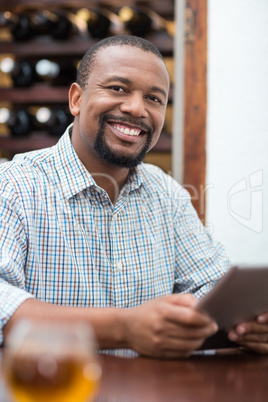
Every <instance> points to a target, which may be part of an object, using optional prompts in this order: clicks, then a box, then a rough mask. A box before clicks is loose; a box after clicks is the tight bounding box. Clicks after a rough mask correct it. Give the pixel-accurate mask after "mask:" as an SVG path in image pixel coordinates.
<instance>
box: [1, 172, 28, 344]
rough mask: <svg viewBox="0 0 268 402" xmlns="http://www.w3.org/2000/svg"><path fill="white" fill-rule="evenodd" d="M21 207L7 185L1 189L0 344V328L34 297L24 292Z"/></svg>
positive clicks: (24, 255) (24, 248) (2, 183)
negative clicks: (24, 303)
mask: <svg viewBox="0 0 268 402" xmlns="http://www.w3.org/2000/svg"><path fill="white" fill-rule="evenodd" d="M21 212H22V211H21V207H20V206H19V203H18V202H16V194H15V192H14V190H13V189H12V188H11V187H10V186H9V185H8V183H7V182H5V181H2V180H1V185H0V344H2V343H3V327H4V325H5V324H6V323H7V322H8V320H9V319H10V318H11V317H12V315H13V314H14V312H15V311H16V310H17V308H18V307H19V306H20V305H21V304H22V303H23V302H24V301H25V300H27V299H29V298H31V297H33V295H31V294H30V293H29V292H26V291H25V276H24V266H25V263H26V258H27V257H26V252H27V235H26V232H25V225H24V223H25V222H23V215H22V213H21Z"/></svg>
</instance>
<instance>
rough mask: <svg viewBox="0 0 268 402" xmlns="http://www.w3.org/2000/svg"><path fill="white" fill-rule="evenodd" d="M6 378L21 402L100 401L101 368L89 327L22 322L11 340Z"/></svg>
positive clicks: (5, 355) (6, 353)
mask: <svg viewBox="0 0 268 402" xmlns="http://www.w3.org/2000/svg"><path fill="white" fill-rule="evenodd" d="M5 345H6V346H5V348H4V351H3V360H2V364H3V374H4V378H5V380H6V383H7V386H8V389H9V390H10V394H11V396H12V397H13V399H14V400H15V401H18V402H37V401H38V402H74V401H75V402H84V401H92V400H93V398H94V397H95V396H96V393H97V390H98V385H99V382H100V377H101V367H100V364H99V361H98V358H97V355H96V343H95V338H94V334H93V332H92V329H91V327H90V326H88V325H87V324H85V323H81V322H48V321H42V322H39V321H37V322H36V321H35V322H34V321H30V320H22V321H20V322H19V323H18V324H17V325H16V326H14V327H13V328H12V329H11V331H10V333H9V336H8V337H7V340H6V344H5Z"/></svg>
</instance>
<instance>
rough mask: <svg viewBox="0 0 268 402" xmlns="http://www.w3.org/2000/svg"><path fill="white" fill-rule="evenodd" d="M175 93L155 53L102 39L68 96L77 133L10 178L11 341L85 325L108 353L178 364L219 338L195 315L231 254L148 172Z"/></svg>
mask: <svg viewBox="0 0 268 402" xmlns="http://www.w3.org/2000/svg"><path fill="white" fill-rule="evenodd" d="M168 90H169V79H168V73H167V70H166V67H165V64H164V61H163V59H162V56H161V55H160V53H159V52H158V50H157V49H156V48H155V47H154V46H153V45H152V44H150V43H149V42H147V41H145V40H144V39H141V38H136V37H131V36H115V37H112V38H108V39H105V40H103V41H101V42H99V43H98V44H97V45H95V46H94V47H93V48H91V49H90V50H89V51H88V52H87V53H86V55H85V56H84V58H83V60H82V62H81V64H80V67H79V71H78V76H77V82H76V83H73V84H72V86H71V88H70V91H69V105H70V110H71V113H72V115H73V116H74V123H73V126H70V127H69V128H68V129H67V130H66V132H65V134H64V135H63V136H62V138H61V139H60V141H59V143H58V144H57V145H56V146H55V147H52V148H51V149H45V150H41V151H36V152H31V153H27V154H23V155H18V156H17V157H16V158H15V160H14V161H12V162H10V163H8V164H6V165H5V166H4V167H3V168H2V170H1V174H0V183H1V192H0V210H1V222H0V231H1V232H0V234H1V236H0V239H1V240H0V242H1V247H0V250H1V259H0V264H1V265H0V267H1V282H0V291H1V324H2V325H1V329H3V338H5V336H6V335H7V334H8V332H9V330H10V328H11V327H12V325H13V324H14V323H16V322H17V321H18V320H19V319H20V318H23V317H30V318H32V319H36V320H37V319H48V318H49V319H55V320H64V319H68V320H73V321H75V320H77V319H80V320H85V321H87V322H89V323H91V325H92V326H93V328H94V330H95V332H96V336H97V340H98V343H99V346H100V348H109V349H111V348H131V349H134V350H135V351H136V352H138V353H141V354H144V355H148V356H159V357H171V358H176V357H186V356H189V355H190V354H191V353H192V351H194V350H195V349H196V348H198V347H200V346H201V345H202V343H203V342H204V340H205V338H207V337H208V336H210V335H212V334H213V333H215V332H216V331H217V325H216V324H215V323H214V322H212V321H211V320H210V319H209V317H207V316H206V315H203V314H201V313H199V312H197V311H196V310H195V305H196V298H198V297H201V296H202V295H203V294H204V293H205V292H207V291H208V289H209V288H211V287H212V286H213V284H214V283H215V282H216V281H217V280H218V279H219V278H220V277H221V276H222V274H223V273H224V272H225V271H226V269H227V268H228V265H229V263H228V259H227V257H226V255H225V253H224V250H223V249H222V247H221V246H220V245H219V244H218V243H217V242H216V241H215V240H214V239H212V238H211V236H209V235H208V234H207V233H206V231H205V229H204V228H203V227H202V225H201V223H200V222H199V220H198V218H197V215H196V213H195V211H194V210H193V207H192V206H191V203H190V199H189V196H188V194H187V192H186V191H185V190H183V189H182V187H181V186H179V185H178V184H177V183H176V182H175V181H174V180H173V179H171V178H170V177H169V176H166V175H165V174H164V173H163V172H162V171H161V170H160V169H158V168H156V167H153V166H151V165H146V164H143V163H141V162H142V160H143V158H144V156H145V154H146V152H148V151H149V150H150V149H151V148H152V147H153V146H154V145H155V143H156V142H157V140H158V138H159V135H160V133H161V130H162V127H163V123H164V117H165V110H166V105H167V98H168ZM172 293H182V294H172ZM184 293H187V294H184ZM190 293H192V294H190ZM194 296H196V297H194ZM262 320H264V321H265V320H266V317H263V318H262ZM254 325H255V326H256V330H255V331H251V328H253V323H247V324H245V325H244V326H243V327H240V332H241V328H242V329H243V330H244V331H245V328H246V331H247V328H249V329H250V332H253V333H252V334H250V336H252V337H253V338H252V340H253V341H254V340H255V337H256V334H254V332H256V333H257V336H258V332H260V328H261V329H263V328H266V325H264V324H263V325H261V324H257V323H255V324H254ZM246 326H248V327H246ZM266 329H267V328H266ZM266 332H267V331H266ZM237 334H239V331H236V332H234V331H233V332H232V333H231V337H233V339H234V338H236V340H239V341H241V340H242V341H243V336H244V337H245V335H242V334H240V335H239V336H242V338H237V336H238V335H237ZM3 338H2V339H1V341H2V340H3ZM244 339H246V340H247V338H244ZM249 340H251V338H249ZM242 341H241V343H243V342H242ZM258 345H260V343H258ZM261 345H262V343H261ZM256 348H257V347H256Z"/></svg>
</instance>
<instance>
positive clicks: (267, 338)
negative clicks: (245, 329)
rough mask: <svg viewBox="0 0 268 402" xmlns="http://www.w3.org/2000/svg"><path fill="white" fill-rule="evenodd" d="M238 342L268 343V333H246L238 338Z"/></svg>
mask: <svg viewBox="0 0 268 402" xmlns="http://www.w3.org/2000/svg"><path fill="white" fill-rule="evenodd" d="M236 342H238V343H241V342H243V343H244V342H258V343H267V344H268V333H266V334H254V333H250V334H245V335H241V336H239V337H238V338H237V340H236Z"/></svg>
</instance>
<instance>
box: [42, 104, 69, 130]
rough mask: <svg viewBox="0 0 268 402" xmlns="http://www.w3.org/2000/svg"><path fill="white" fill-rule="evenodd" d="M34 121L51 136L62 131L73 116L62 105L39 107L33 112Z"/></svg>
mask: <svg viewBox="0 0 268 402" xmlns="http://www.w3.org/2000/svg"><path fill="white" fill-rule="evenodd" d="M35 118H36V121H37V122H38V123H39V125H40V127H42V129H43V130H47V131H48V132H49V133H50V134H51V135H53V136H60V135H62V134H63V133H64V131H65V130H66V128H67V127H68V125H69V124H71V122H72V121H73V117H72V115H71V114H70V113H68V112H67V111H66V110H65V109H64V108H63V107H54V108H49V107H41V108H39V109H38V110H37V111H36V113H35Z"/></svg>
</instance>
